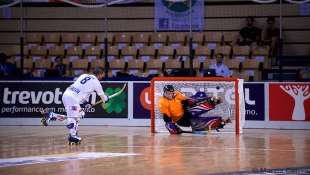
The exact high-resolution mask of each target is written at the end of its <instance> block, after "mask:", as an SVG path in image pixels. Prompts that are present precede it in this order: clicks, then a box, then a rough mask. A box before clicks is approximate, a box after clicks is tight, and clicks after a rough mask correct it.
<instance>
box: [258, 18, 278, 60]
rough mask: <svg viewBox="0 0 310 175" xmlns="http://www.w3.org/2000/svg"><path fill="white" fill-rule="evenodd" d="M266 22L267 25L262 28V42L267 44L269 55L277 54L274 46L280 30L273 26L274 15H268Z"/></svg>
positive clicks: (276, 44) (276, 43)
mask: <svg viewBox="0 0 310 175" xmlns="http://www.w3.org/2000/svg"><path fill="white" fill-rule="evenodd" d="M267 23H268V25H269V27H264V28H263V30H262V44H265V45H269V47H270V51H269V57H273V56H274V55H277V53H276V47H277V46H278V42H279V37H280V30H279V29H278V28H275V19H274V17H268V19H267Z"/></svg>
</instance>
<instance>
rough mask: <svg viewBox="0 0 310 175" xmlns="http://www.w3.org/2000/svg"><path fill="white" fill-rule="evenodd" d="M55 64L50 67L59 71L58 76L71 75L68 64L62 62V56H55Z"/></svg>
mask: <svg viewBox="0 0 310 175" xmlns="http://www.w3.org/2000/svg"><path fill="white" fill-rule="evenodd" d="M55 63H56V65H55V66H54V67H53V68H52V69H55V70H58V71H59V73H60V76H62V77H70V76H71V70H70V67H69V65H67V64H63V58H62V57H61V56H57V57H56V58H55Z"/></svg>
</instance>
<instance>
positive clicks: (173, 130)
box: [165, 122, 182, 134]
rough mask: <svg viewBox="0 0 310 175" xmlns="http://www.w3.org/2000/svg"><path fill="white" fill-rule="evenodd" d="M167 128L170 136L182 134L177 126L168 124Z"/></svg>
mask: <svg viewBox="0 0 310 175" xmlns="http://www.w3.org/2000/svg"><path fill="white" fill-rule="evenodd" d="M165 126H166V128H167V129H168V131H169V132H170V134H181V133H182V130H181V128H179V127H178V126H177V125H175V124H174V123H172V122H167V123H166V124H165Z"/></svg>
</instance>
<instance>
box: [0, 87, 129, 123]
mask: <svg viewBox="0 0 310 175" xmlns="http://www.w3.org/2000/svg"><path fill="white" fill-rule="evenodd" d="M71 84H72V82H61V83H59V82H44V83H42V82H22V83H21V82H6V83H1V84H0V94H1V101H0V117H22V118H33V117H35V118H37V117H42V114H41V112H40V111H41V110H43V109H45V108H49V109H50V110H52V111H53V112H56V113H60V114H66V110H65V108H64V106H63V104H62V94H63V93H64V92H65V90H66V88H67V87H68V86H69V85H71ZM122 85H123V84H122V83H105V84H104V89H107V90H109V91H111V92H110V93H113V92H114V91H113V90H115V89H116V90H117V88H119V87H122ZM106 93H107V92H106ZM123 93H124V94H122V95H121V96H120V97H122V98H121V99H119V98H117V99H113V100H110V101H111V104H98V105H97V106H95V107H94V108H91V109H88V110H87V111H86V117H89V118H110V117H116V118H123V117H127V113H128V108H127V95H126V94H127V88H126V89H125V91H124V92H123ZM109 95H111V94H109ZM98 100H99V96H97V94H96V92H93V93H92V94H91V95H90V97H89V102H90V103H95V102H96V101H98ZM115 100H117V101H115ZM112 103H118V104H122V105H121V107H119V106H115V105H113V104H112ZM81 107H83V106H81Z"/></svg>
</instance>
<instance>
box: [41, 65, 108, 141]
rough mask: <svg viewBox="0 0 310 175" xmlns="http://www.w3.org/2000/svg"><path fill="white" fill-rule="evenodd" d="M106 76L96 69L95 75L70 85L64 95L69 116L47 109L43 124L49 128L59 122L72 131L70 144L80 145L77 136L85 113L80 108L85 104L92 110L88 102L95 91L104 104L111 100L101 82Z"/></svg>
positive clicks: (100, 69)
mask: <svg viewBox="0 0 310 175" xmlns="http://www.w3.org/2000/svg"><path fill="white" fill-rule="evenodd" d="M103 76H104V69H103V68H102V67H96V68H95V69H94V70H93V75H91V74H82V75H81V76H80V77H79V78H78V79H77V80H76V81H75V82H74V83H73V84H72V85H70V86H69V87H68V88H67V89H66V91H65V92H64V94H63V95H62V102H63V105H64V107H65V109H66V111H67V115H61V114H56V113H53V112H52V111H50V110H48V109H45V110H43V111H42V113H43V114H45V115H44V117H43V118H42V120H41V122H42V123H43V125H45V126H47V125H48V123H49V122H50V121H54V120H59V121H61V122H63V124H64V125H66V126H67V128H68V129H70V135H69V138H68V139H69V144H70V143H73V144H74V143H75V144H80V143H81V141H82V138H81V137H78V135H77V129H78V125H79V120H80V119H83V118H84V115H85V113H84V112H83V110H82V109H81V107H80V104H84V106H85V108H86V109H89V108H91V107H92V106H91V104H90V103H89V102H88V101H87V100H88V97H89V96H90V94H91V93H92V92H93V91H96V92H97V94H98V95H99V96H100V98H101V99H102V101H103V102H104V103H106V102H108V101H109V98H108V97H107V96H106V95H105V94H104V91H103V89H102V86H101V84H100V82H99V80H101V79H102V77H103Z"/></svg>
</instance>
